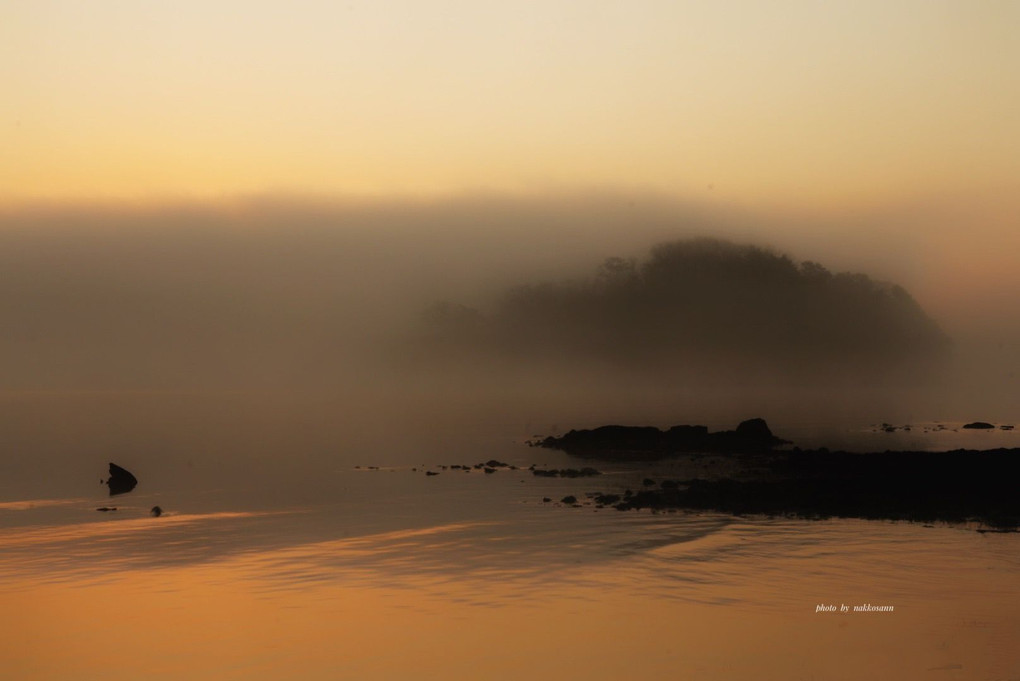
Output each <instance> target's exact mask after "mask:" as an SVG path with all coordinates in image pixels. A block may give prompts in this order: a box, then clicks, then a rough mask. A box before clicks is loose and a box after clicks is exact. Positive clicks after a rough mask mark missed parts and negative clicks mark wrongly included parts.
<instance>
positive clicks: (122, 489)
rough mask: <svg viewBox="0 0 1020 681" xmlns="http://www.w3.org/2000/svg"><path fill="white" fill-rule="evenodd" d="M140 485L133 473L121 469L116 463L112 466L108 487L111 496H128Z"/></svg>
mask: <svg viewBox="0 0 1020 681" xmlns="http://www.w3.org/2000/svg"><path fill="white" fill-rule="evenodd" d="M137 484H138V478H136V477H135V476H133V475H131V472H130V471H128V470H126V469H124V468H121V467H120V466H118V465H117V464H115V463H111V464H110V478H109V480H107V481H106V486H107V487H109V488H110V496H111V497H112V496H114V495H117V494H127V493H128V492H130V491H131V490H133V489H134V488H135V485H137Z"/></svg>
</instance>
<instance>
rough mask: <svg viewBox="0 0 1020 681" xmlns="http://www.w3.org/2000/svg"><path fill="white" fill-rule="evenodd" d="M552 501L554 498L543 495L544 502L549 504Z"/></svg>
mask: <svg viewBox="0 0 1020 681" xmlns="http://www.w3.org/2000/svg"><path fill="white" fill-rule="evenodd" d="M550 501H552V499H550V498H549V497H542V502H543V503H546V504H548V503H549V502H550Z"/></svg>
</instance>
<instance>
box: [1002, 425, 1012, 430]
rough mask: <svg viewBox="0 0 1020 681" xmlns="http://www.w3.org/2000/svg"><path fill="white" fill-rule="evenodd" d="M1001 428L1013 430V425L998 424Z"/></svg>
mask: <svg viewBox="0 0 1020 681" xmlns="http://www.w3.org/2000/svg"><path fill="white" fill-rule="evenodd" d="M999 428H1001V429H1003V430H1013V426H999Z"/></svg>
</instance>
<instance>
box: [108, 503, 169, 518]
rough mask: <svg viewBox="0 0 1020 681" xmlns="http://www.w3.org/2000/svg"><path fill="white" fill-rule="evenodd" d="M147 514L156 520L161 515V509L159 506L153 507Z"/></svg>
mask: <svg viewBox="0 0 1020 681" xmlns="http://www.w3.org/2000/svg"><path fill="white" fill-rule="evenodd" d="M115 510H116V509H115ZM149 514H150V515H152V517H153V518H158V517H160V516H161V515H163V509H161V508H160V507H159V506H153V507H152V509H150V510H149Z"/></svg>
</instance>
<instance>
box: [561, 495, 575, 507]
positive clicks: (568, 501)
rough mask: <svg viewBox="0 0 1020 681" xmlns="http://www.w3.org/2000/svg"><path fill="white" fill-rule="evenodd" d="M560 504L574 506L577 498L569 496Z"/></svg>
mask: <svg viewBox="0 0 1020 681" xmlns="http://www.w3.org/2000/svg"><path fill="white" fill-rule="evenodd" d="M560 503H563V504H568V505H574V504H576V503H577V497H575V496H574V495H573V494H570V495H567V496H565V497H563V498H562V499H560Z"/></svg>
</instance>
